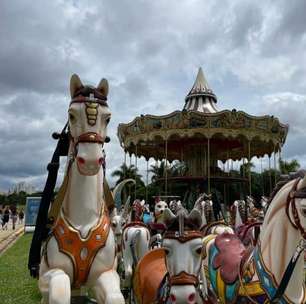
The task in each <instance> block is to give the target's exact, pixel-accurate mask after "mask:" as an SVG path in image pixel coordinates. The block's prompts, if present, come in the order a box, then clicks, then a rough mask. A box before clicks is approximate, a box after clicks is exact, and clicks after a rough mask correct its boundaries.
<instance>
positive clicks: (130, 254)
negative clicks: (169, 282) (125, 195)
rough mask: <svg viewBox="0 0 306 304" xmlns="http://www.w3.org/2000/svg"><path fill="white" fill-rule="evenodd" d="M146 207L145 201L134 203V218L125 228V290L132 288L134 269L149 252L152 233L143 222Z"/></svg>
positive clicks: (123, 253)
mask: <svg viewBox="0 0 306 304" xmlns="http://www.w3.org/2000/svg"><path fill="white" fill-rule="evenodd" d="M144 205H145V202H144V201H141V202H140V201H139V200H135V201H134V203H133V207H132V209H133V210H132V213H133V218H132V220H131V222H128V223H127V224H126V225H125V226H124V228H123V234H122V258H123V264H124V280H123V287H125V288H130V287H131V284H132V277H133V271H134V268H135V267H136V265H137V263H138V261H139V260H140V259H141V258H142V257H143V256H144V255H145V254H146V252H147V251H148V250H149V243H150V232H149V229H148V228H147V226H146V225H145V224H144V223H143V222H142V214H143V210H144Z"/></svg>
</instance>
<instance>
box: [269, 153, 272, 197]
mask: <svg viewBox="0 0 306 304" xmlns="http://www.w3.org/2000/svg"><path fill="white" fill-rule="evenodd" d="M269 185H270V193H271V192H272V176H271V154H270V155H269Z"/></svg>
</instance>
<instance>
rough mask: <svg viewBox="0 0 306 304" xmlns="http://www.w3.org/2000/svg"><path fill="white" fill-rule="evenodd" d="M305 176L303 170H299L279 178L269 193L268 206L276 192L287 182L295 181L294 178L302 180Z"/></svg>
mask: <svg viewBox="0 0 306 304" xmlns="http://www.w3.org/2000/svg"><path fill="white" fill-rule="evenodd" d="M305 174H306V171H305V170H299V171H297V172H294V173H290V174H287V175H281V177H280V181H279V182H278V183H277V184H276V185H275V187H274V189H273V191H272V192H271V194H270V196H269V199H268V201H267V204H268V206H270V204H271V202H272V200H273V199H274V197H275V195H276V194H277V193H278V191H279V190H280V189H281V188H283V186H285V185H286V184H287V183H288V182H290V181H292V180H294V179H296V178H299V177H300V178H304V176H305Z"/></svg>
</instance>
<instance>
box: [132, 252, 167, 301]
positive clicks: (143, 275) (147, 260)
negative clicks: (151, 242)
mask: <svg viewBox="0 0 306 304" xmlns="http://www.w3.org/2000/svg"><path fill="white" fill-rule="evenodd" d="M166 273H167V268H166V264H165V250H164V249H162V248H158V249H153V250H151V251H149V252H148V253H147V254H146V255H145V256H144V257H143V258H142V259H141V260H140V261H139V263H138V265H137V267H136V270H135V275H134V282H133V283H134V284H133V286H134V292H135V296H136V298H137V300H138V303H143V304H152V303H154V302H155V300H156V297H157V291H158V289H159V287H160V285H161V282H162V280H163V278H164V277H165V275H166Z"/></svg>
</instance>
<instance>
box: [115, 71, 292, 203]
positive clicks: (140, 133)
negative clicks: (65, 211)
mask: <svg viewBox="0 0 306 304" xmlns="http://www.w3.org/2000/svg"><path fill="white" fill-rule="evenodd" d="M287 132H288V126H287V125H285V124H282V123H280V121H279V120H278V119H277V118H276V117H274V116H270V115H265V116H252V115H249V114H247V113H245V112H243V111H239V110H236V109H233V110H221V111H220V110H219V109H218V102H217V96H216V95H215V94H214V92H213V91H212V89H211V88H210V87H209V85H208V83H207V81H206V79H205V76H204V74H203V71H202V69H201V68H200V69H199V71H198V74H197V77H196V80H195V83H194V85H193V86H192V88H191V90H190V92H189V93H188V94H187V96H186V98H185V104H184V107H183V109H182V110H181V111H174V112H172V113H170V114H167V115H163V116H155V115H150V114H147V115H140V116H138V117H136V118H135V119H134V120H133V121H131V122H129V123H121V124H120V125H119V126H118V137H119V140H120V144H121V146H122V148H123V149H124V151H125V153H126V154H129V156H130V157H132V156H133V155H134V156H135V164H136V166H137V158H139V157H142V156H143V157H144V158H145V159H146V161H147V162H149V160H150V159H154V160H155V161H164V162H165V164H166V170H165V174H164V177H163V178H162V179H160V182H161V183H162V185H163V190H164V192H163V193H162V194H161V195H165V196H167V195H169V194H173V192H174V193H175V194H177V193H178V192H179V189H182V188H184V187H185V188H184V191H183V192H184V193H185V197H184V198H183V200H184V201H185V203H186V202H188V201H190V202H192V201H194V200H195V197H196V195H197V192H203V191H205V192H206V193H211V192H212V191H213V190H214V189H215V190H216V191H217V192H218V193H219V194H220V193H221V200H222V201H223V202H224V203H228V202H227V200H228V197H229V196H228V193H227V192H228V189H229V188H228V185H230V184H233V183H237V184H238V185H239V189H240V191H239V192H240V193H243V196H245V195H246V194H249V195H251V194H252V193H251V182H252V181H251V173H250V170H240V169H239V171H241V174H239V175H237V174H232V171H233V170H231V169H233V166H234V165H235V164H236V166H237V165H238V166H239V165H240V166H241V165H243V164H245V166H242V168H246V167H247V163H248V162H250V161H251V160H252V158H253V157H257V158H264V157H268V159H269V162H268V163H269V167H270V168H271V162H274V166H275V167H276V163H277V161H276V158H277V157H280V153H281V149H282V146H283V145H284V143H285V140H286V136H287ZM125 159H126V158H125ZM175 161H176V162H177V163H178V164H180V165H181V167H183V168H184V169H183V170H181V174H179V175H178V176H174V177H173V176H168V170H167V166H169V164H170V163H172V162H175ZM261 164H262V162H261ZM147 168H148V166H147ZM261 168H262V166H261ZM271 184H272V183H271ZM186 186H187V189H186ZM186 193H187V197H186ZM188 193H189V194H188ZM236 199H238V198H236Z"/></svg>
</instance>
